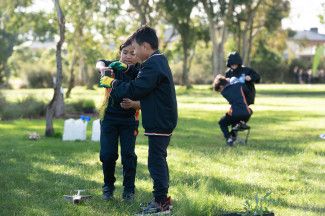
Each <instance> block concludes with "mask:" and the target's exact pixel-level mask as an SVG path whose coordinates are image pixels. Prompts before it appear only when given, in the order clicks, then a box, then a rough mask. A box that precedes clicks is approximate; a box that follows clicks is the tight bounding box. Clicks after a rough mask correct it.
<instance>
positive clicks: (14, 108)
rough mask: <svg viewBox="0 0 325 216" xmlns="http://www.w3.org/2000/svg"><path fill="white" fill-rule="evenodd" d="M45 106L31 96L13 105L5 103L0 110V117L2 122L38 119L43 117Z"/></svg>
mask: <svg viewBox="0 0 325 216" xmlns="http://www.w3.org/2000/svg"><path fill="white" fill-rule="evenodd" d="M45 107H46V104H45V103H44V102H43V101H40V100H37V99H35V98H34V97H32V96H27V97H26V98H24V99H22V100H19V101H17V102H14V103H9V102H6V103H5V104H4V106H3V108H2V110H0V117H1V119H3V120H11V119H17V118H39V117H43V116H44V115H45Z"/></svg>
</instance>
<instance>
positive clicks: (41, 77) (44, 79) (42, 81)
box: [27, 70, 53, 88]
mask: <svg viewBox="0 0 325 216" xmlns="http://www.w3.org/2000/svg"><path fill="white" fill-rule="evenodd" d="M27 81H28V86H29V87H30V88H52V87H53V77H52V75H51V72H49V71H44V70H42V71H41V70H40V71H35V70H34V71H31V72H29V73H28V74H27Z"/></svg>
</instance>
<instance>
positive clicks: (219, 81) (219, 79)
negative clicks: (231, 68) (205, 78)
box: [212, 75, 229, 91]
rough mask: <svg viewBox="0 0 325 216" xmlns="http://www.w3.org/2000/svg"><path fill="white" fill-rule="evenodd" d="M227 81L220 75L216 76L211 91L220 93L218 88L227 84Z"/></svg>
mask: <svg viewBox="0 0 325 216" xmlns="http://www.w3.org/2000/svg"><path fill="white" fill-rule="evenodd" d="M228 83H229V82H228V80H227V79H226V77H224V76H222V75H217V76H216V78H215V79H214V81H213V85H212V87H213V90H215V91H220V87H221V86H223V87H224V86H226V85H227V84H228Z"/></svg>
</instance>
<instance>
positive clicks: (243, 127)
mask: <svg viewBox="0 0 325 216" xmlns="http://www.w3.org/2000/svg"><path fill="white" fill-rule="evenodd" d="M247 129H249V126H248V125H247V124H246V122H244V121H241V122H239V123H238V124H236V126H235V127H233V128H232V130H233V131H243V130H247Z"/></svg>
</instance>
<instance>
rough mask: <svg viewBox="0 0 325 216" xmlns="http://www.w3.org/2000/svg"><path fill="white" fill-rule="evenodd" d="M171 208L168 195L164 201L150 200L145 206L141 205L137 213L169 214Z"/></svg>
mask: <svg viewBox="0 0 325 216" xmlns="http://www.w3.org/2000/svg"><path fill="white" fill-rule="evenodd" d="M172 208H173V206H172V205H171V198H170V197H168V198H167V199H166V201H165V202H164V203H158V202H156V201H155V200H152V201H151V202H150V203H148V204H147V206H145V207H142V211H141V212H139V213H138V214H137V215H138V216H140V215H169V214H170V213H171V209H172Z"/></svg>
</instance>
